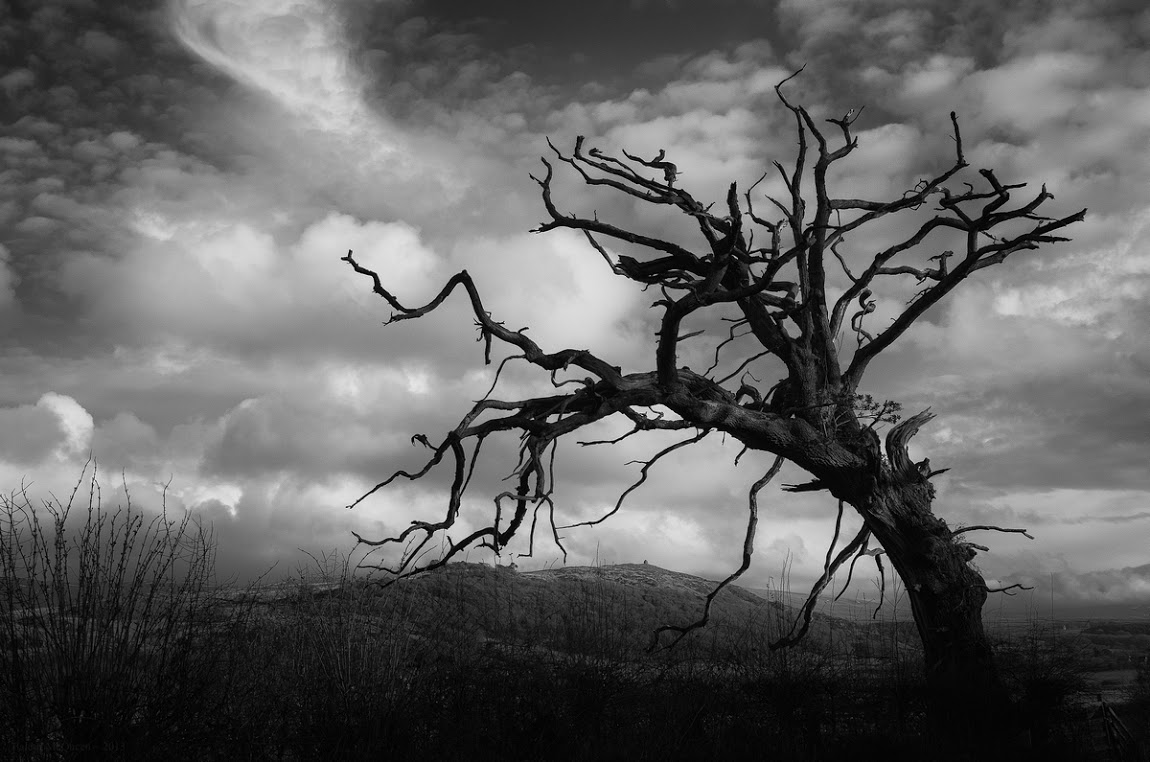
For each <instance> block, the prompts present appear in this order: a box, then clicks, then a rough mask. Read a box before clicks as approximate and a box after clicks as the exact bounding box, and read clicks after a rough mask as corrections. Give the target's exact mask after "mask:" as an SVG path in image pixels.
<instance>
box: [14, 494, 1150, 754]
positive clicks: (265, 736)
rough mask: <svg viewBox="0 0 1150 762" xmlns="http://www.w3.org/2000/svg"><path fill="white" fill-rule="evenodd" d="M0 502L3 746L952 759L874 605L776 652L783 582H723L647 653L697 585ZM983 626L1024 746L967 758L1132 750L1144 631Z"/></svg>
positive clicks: (622, 569)
mask: <svg viewBox="0 0 1150 762" xmlns="http://www.w3.org/2000/svg"><path fill="white" fill-rule="evenodd" d="M12 508H13V504H12V503H9V504H8V509H9V512H8V514H7V517H3V516H0V519H3V521H0V523H3V524H4V526H3V528H2V531H0V541H2V542H0V562H2V568H0V615H2V616H0V748H3V749H11V750H15V759H19V760H25V759H26V760H60V759H77V760H78V759H141V760H143V759H172V760H180V759H187V760H199V759H227V760H238V759H249V760H272V759H275V760H309V759H318V758H324V759H338V760H343V759H348V760H354V759H380V758H392V757H396V758H411V757H416V758H419V759H429V760H475V759H496V760H499V759H505V760H613V759H618V760H624V759H625V760H679V759H682V760H741V759H764V758H766V759H771V760H814V759H818V760H824V759H825V760H835V759H846V758H850V759H856V760H857V759H908V760H909V759H914V760H920V759H928V760H929V759H948V758H950V757H947V756H946V753H945V750H941V749H938V748H936V746H935V745H934V744H932V743H931V740H930V737H929V731H928V729H927V727H926V722H925V718H924V707H923V682H922V677H921V675H922V663H921V655H920V650H919V647H918V642H917V634H916V632H915V629H914V625H913V624H912V623H911V622H908V621H906V620H905V618H899V617H887V616H886V615H885V614H884V613H883V611H882V610H880V612H879V615H878V616H877V617H872V614H871V612H872V610H871V608H870V607H869V606H865V607H862V608H853V609H852V608H851V607H843V608H840V609H839V611H840V612H846V613H847V614H848V616H845V617H843V616H828V615H825V614H816V615H815V618H814V622H813V625H812V628H811V632H810V635H809V637H808V638H807V640H805V641H804V642H803V643H802V644H800V645H799V646H798V647H796V648H794V649H788V650H779V651H771V650H770V649H769V648H768V644H769V643H770V642H771V641H772V640H774V639H775V638H777V637H778V636H779V635H781V634H784V633H785V632H787V631H789V629H790V627H791V626H792V622H793V620H794V616H795V609H794V607H793V606H792V605H791V599H790V598H789V597H788V596H787V594H786V591H774V593H772V592H771V591H767V592H765V593H764V592H763V591H760V593H759V594H756V593H753V592H751V591H748V590H744V589H741V588H730V589H728V590H725V591H724V592H723V593H722V594H721V595H720V596H719V597H718V598H717V599H716V605H715V607H714V609H713V610H712V617H711V622H710V624H709V625H708V626H707V627H705V628H701V629H698V630H696V631H694V632H692V633H691V634H690V635H688V636H687V637H685V638H684V639H683V640H682V641H681V642H679V643H678V644H677V645H675V646H674V647H673V648H667V647H666V645H667V641H668V640H669V638H667V636H666V634H665V635H664V638H663V640H662V641H661V642H660V643H658V644H656V647H655V648H654V649H653V650H651V649H649V646H650V645H651V644H652V634H653V633H654V631H655V630H656V628H658V627H659V626H660V625H665V624H679V625H682V624H687V623H689V622H691V621H693V620H695V619H696V618H697V617H698V616H699V614H700V613H701V610H702V601H703V597H704V596H705V594H706V593H707V592H708V591H709V590H710V589H711V586H712V585H713V583H712V582H710V581H707V580H703V579H699V578H697V577H693V576H690V575H686V574H681V573H677V572H673V571H668V570H665V569H660V568H658V567H655V566H650V565H646V564H627V565H619V566H601V567H579V568H570V567H567V568H557V569H551V570H547V571H539V572H522V573H521V572H518V571H515V570H513V569H511V568H507V567H500V568H493V567H491V566H486V565H480V564H466V563H459V564H453V565H451V566H449V567H446V568H445V569H442V570H440V571H439V572H436V573H434V574H427V575H423V576H419V577H415V578H412V579H410V580H405V581H403V582H400V583H398V584H394V585H390V586H381V585H379V584H376V583H377V582H378V580H370V579H363V578H359V577H356V576H354V575H352V574H350V573H349V570H348V567H347V565H346V563H342V562H340V561H338V560H336V559H332V558H318V559H314V563H313V564H312V565H311V566H310V567H309V568H308V569H307V570H304V571H301V572H300V573H299V574H298V575H297V576H295V577H294V578H292V579H289V580H286V581H281V582H279V583H277V584H267V583H264V584H260V585H253V586H251V587H248V588H235V587H227V586H220V585H217V584H215V583H214V581H213V577H212V565H211V561H212V555H211V538H210V535H207V534H206V533H204V532H203V531H202V530H199V529H198V528H196V527H194V526H193V525H189V524H188V523H187V521H186V520H184V522H183V523H180V522H167V521H166V520H162V518H161V519H159V520H154V521H152V522H151V523H146V522H143V521H142V519H141V520H139V521H137V520H136V518H133V514H132V513H131V511H130V509H129V510H127V511H123V512H118V513H115V514H111V515H109V514H105V513H102V512H101V511H100V510H99V509H98V507H96V508H92V509H90V510H89V512H88V514H87V516H86V517H84V516H80V517H79V521H80V522H81V524H82V525H81V526H80V527H79V528H78V529H77V530H76V531H75V533H74V535H73V536H72V538H71V539H67V540H65V539H64V538H65V536H66V535H67V532H65V531H64V529H65V527H64V524H65V523H66V521H67V519H68V517H67V515H66V512H63V513H62V514H61V513H56V514H53V520H52V521H50V522H45V524H43V525H41V524H37V523H36V522H34V521H31V520H30V518H29V514H27V512H24V513H21V512H20V511H14V510H12ZM895 592H897V591H895ZM860 613H862V614H863V615H861V616H860V615H859V614H860ZM991 628H992V632H994V635H995V637H996V639H997V641H998V653H999V663H1000V666H1001V668H1002V670H1003V672H1004V674H1005V676H1006V678H1007V679H1008V681H1009V683H1010V686H1011V688H1012V690H1013V691H1014V692H1015V694H1016V695H1017V696H1018V697H1019V698H1020V699H1021V700H1023V701H1024V703H1025V705H1026V706H1027V707H1028V708H1029V709H1030V711H1031V715H1032V723H1031V728H1030V731H1029V736H1030V738H1029V745H1030V747H1032V751H1030V752H1023V751H1020V750H1010V751H1009V753H1007V752H1006V751H1005V750H987V751H986V754H985V755H982V756H980V759H994V758H998V756H996V755H1001V756H1002V757H1003V758H1011V759H1020V758H1034V759H1055V760H1056V759H1064V760H1079V759H1082V760H1087V759H1119V758H1125V759H1143V758H1145V757H1144V756H1139V754H1141V752H1140V751H1139V749H1145V748H1146V746H1147V739H1148V737H1150V736H1148V733H1150V721H1148V714H1150V667H1148V665H1147V657H1148V656H1150V627H1148V625H1147V623H1145V622H1141V623H1138V622H1131V623H1123V622H1115V621H1076V622H1058V623H1051V622H1042V621H1038V620H1030V621H1024V622H1017V621H1005V620H1000V621H998V622H994V621H993V620H992V621H991ZM1099 694H1101V696H1102V698H1103V699H1104V701H1105V703H1103V702H1102V701H1101V700H1100V699H1099ZM1023 754H1031V755H1032V756H1031V757H1026V756H1023ZM1116 754H1122V755H1125V756H1124V757H1120V756H1115V755H1116Z"/></svg>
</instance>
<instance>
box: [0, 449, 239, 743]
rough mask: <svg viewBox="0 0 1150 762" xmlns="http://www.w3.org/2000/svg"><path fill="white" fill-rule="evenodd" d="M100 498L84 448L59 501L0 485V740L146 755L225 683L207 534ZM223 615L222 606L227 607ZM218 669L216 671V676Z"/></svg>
mask: <svg viewBox="0 0 1150 762" xmlns="http://www.w3.org/2000/svg"><path fill="white" fill-rule="evenodd" d="M124 492H125V503H124V505H123V506H119V507H117V508H115V509H113V510H110V511H109V510H108V509H106V508H104V506H103V503H102V496H101V488H100V484H99V481H98V479H97V468H96V464H95V463H94V462H93V461H91V460H89V461H88V462H87V463H86V464H85V466H84V470H83V472H82V473H81V476H80V478H79V479H78V480H77V482H76V485H75V487H74V488H73V490H72V493H71V495H69V496H68V499H67V501H66V502H64V501H61V500H59V499H58V498H56V497H55V496H53V497H52V498H51V499H47V500H42V501H41V505H40V506H39V507H38V506H37V505H36V504H35V502H34V501H33V499H32V498H31V497H30V495H29V492H28V488H27V486H26V485H22V486H21V488H20V489H19V490H16V491H13V492H12V493H10V494H8V495H5V496H0V746H4V745H6V746H7V747H8V748H12V749H18V750H23V751H24V752H27V753H26V754H22V755H21V756H26V757H27V758H37V757H58V756H61V755H62V756H64V757H65V758H72V757H77V756H79V757H84V756H100V755H102V754H115V755H118V756H122V757H131V756H137V755H146V754H148V753H149V752H156V751H158V750H159V749H160V747H167V746H169V745H178V744H179V743H180V742H181V740H182V739H185V738H186V737H188V736H190V735H194V734H196V733H198V732H201V731H202V729H203V728H204V727H205V717H206V716H207V715H209V714H210V713H211V711H212V709H213V706H215V705H216V704H217V703H218V702H219V701H220V700H221V699H222V695H221V691H222V690H224V689H226V687H227V685H228V681H227V679H226V672H227V670H226V669H222V668H223V667H224V666H225V665H224V664H223V663H222V662H223V661H224V660H225V659H226V654H227V650H226V649H219V648H205V647H203V644H202V643H200V644H199V645H198V646H197V647H193V645H194V642H195V641H202V640H203V639H204V638H211V637H213V636H214V637H217V638H222V637H226V633H224V632H223V630H225V629H226V628H227V624H228V620H229V619H233V618H234V617H231V616H229V615H228V614H227V612H223V611H221V609H220V607H219V606H218V605H217V602H216V601H215V600H213V598H212V595H211V592H212V585H213V582H214V580H213V571H214V562H215V544H214V540H213V537H212V533H211V531H210V530H209V529H206V528H204V527H203V526H201V525H200V524H199V523H197V522H195V521H193V520H192V518H191V516H190V515H189V514H187V513H185V514H183V515H182V516H180V517H178V518H172V517H170V516H169V515H168V512H167V503H166V489H165V492H164V496H165V500H164V502H163V507H162V509H161V511H160V513H158V514H157V515H154V516H152V517H150V518H148V517H145V515H144V514H143V513H142V512H141V511H139V510H137V509H136V508H135V507H133V505H132V503H131V496H130V495H129V494H128V491H127V484H126V483H124ZM232 613H233V614H234V609H233V612H232ZM221 673H222V674H221Z"/></svg>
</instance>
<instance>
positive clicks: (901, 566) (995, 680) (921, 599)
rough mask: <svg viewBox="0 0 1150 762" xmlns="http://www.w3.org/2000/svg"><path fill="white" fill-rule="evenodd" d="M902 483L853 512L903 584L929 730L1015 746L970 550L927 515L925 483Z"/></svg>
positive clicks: (1016, 717)
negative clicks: (921, 665) (918, 645)
mask: <svg viewBox="0 0 1150 762" xmlns="http://www.w3.org/2000/svg"><path fill="white" fill-rule="evenodd" d="M908 481H909V483H901V484H900V483H895V484H886V485H879V486H877V487H876V489H875V491H874V494H873V495H872V496H871V498H870V499H869V500H868V501H866V502H864V503H863V504H862V505H860V506H858V508H859V510H860V512H861V513H862V514H863V516H864V517H865V520H866V522H867V525H868V526H869V527H870V529H871V531H872V533H873V534H874V535H875V537H876V538H877V539H878V540H879V542H881V543H882V546H883V548H884V549H885V550H886V552H887V555H888V557H889V558H890V560H891V563H892V565H893V566H894V568H895V570H896V571H897V572H898V574H899V576H900V577H901V578H902V580H903V582H904V584H905V585H906V590H907V596H908V598H909V599H910V603H911V611H912V613H913V615H914V622H915V625H916V626H917V628H918V633H919V636H920V638H921V639H922V646H923V659H924V662H925V669H926V683H927V698H928V702H929V707H928V708H929V714H930V718H931V722H932V725H933V726H934V731H935V733H936V735H937V737H938V738H939V739H940V740H942V741H947V742H949V743H951V744H957V746H958V747H959V748H965V749H971V748H978V747H980V746H982V745H983V744H984V743H985V744H991V745H992V747H991V748H995V749H1000V748H1002V744H1003V743H1008V744H1013V743H1017V742H1020V740H1021V739H1020V735H1021V732H1022V718H1021V715H1020V714H1019V712H1018V710H1017V708H1016V707H1015V705H1014V703H1013V702H1012V700H1011V698H1010V696H1009V694H1008V692H1007V690H1006V687H1005V685H1004V684H1003V682H1002V680H1001V677H1000V675H999V672H998V669H997V667H996V665H995V660H994V655H993V651H992V649H991V646H990V642H989V640H988V639H987V637H986V631H985V629H984V628H983V624H982V606H983V603H984V602H985V601H986V595H987V592H986V584H985V582H984V581H983V579H982V576H981V575H980V574H979V573H978V572H977V571H975V570H974V569H973V568H971V566H970V565H969V561H970V559H971V558H972V557H973V556H974V551H973V549H972V548H971V547H970V546H969V545H966V544H964V543H961V542H959V541H957V540H956V539H955V538H954V537H953V536H952V533H951V530H950V528H949V527H947V525H946V522H944V521H943V520H942V519H940V518H938V517H937V516H935V515H934V514H933V513H932V512H931V501H932V499H933V494H934V490H933V488H932V487H931V486H930V483H929V482H927V481H926V480H925V479H924V478H922V477H919V478H918V480H917V481H910V480H908Z"/></svg>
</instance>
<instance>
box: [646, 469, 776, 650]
mask: <svg viewBox="0 0 1150 762" xmlns="http://www.w3.org/2000/svg"><path fill="white" fill-rule="evenodd" d="M782 467H783V457H782V456H781V455H779V456H776V457H775V462H774V463H772V464H771V467H770V468H769V469H767V472H766V473H765V474H763V475H762V477H760V478H759V480H758V481H757V482H755V483H754V484H753V485H751V492H750V495H749V496H748V499H747V514H748V515H747V531H746V533H745V534H744V535H743V562H742V563H741V564H739V568H738V569H736V570H735V571H734V572H733V573H732V574H731V575H730V576H729V577H727V578H726V579H724V580H723V581H722V582H720V583H719V584H718V585H717V586H715V588H714V589H713V590H711V592H710V593H708V594H707V602H706V603H705V604H704V605H703V616H701V617H700V618H699V619H697V620H695V621H694V622H691V623H690V624H687V625H671V624H667V625H663V626H662V627H659V628H658V629H656V630H655V632H654V633H652V634H651V644H650V645H649V646H647V652H648V653H650V652H651V651H654V650H655V649H656V648H657V647H658V646H659V636H660V635H662V634H663V633H664V632H674V633H676V636H675V638H674V639H673V640H672V641H671V642H670V643H668V644H667V645H666V646H664V647H665V648H673V647H674V646H675V644H676V643H678V642H679V641H680V640H682V639H683V638H684V637H686V635H687V634H688V633H690V632H692V631H693V630H697V629H699V628H700V627H706V626H707V622H709V621H710V617H711V604H712V603H713V602H714V600H715V596H717V595H718V594H719V593H720V592H721V591H722V590H723V588H725V587H726V586H727V585H729V584H731V583H732V582H734V581H735V580H737V579H738V578H739V577H741V576H743V573H744V572H745V571H746V570H747V569H749V568H750V567H751V556H752V555H753V554H754V552H755V531H756V529H757V527H758V524H759V501H758V498H759V492H761V491H762V489H763V487H765V486H767V484H768V483H770V481H771V479H773V478H775V475H776V474H778V473H779V469H780V468H782Z"/></svg>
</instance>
